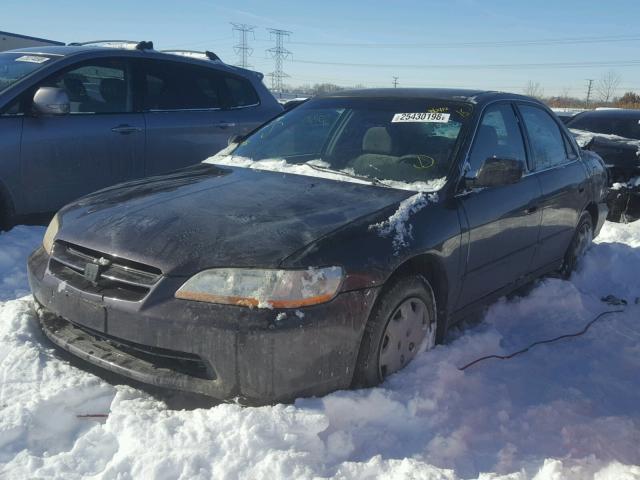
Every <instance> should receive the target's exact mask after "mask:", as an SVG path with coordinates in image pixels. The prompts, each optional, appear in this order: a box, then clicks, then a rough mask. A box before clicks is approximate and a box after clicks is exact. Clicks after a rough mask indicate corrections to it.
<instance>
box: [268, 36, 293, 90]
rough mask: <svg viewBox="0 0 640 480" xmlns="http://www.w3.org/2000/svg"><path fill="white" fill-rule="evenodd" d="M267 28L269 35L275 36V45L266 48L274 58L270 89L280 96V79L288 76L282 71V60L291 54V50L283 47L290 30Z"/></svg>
mask: <svg viewBox="0 0 640 480" xmlns="http://www.w3.org/2000/svg"><path fill="white" fill-rule="evenodd" d="M268 30H269V33H270V34H271V37H272V38H273V37H275V40H276V46H275V47H271V48H269V49H268V50H267V52H268V53H269V54H270V55H271V57H272V58H273V59H274V60H275V69H274V71H273V72H271V73H270V74H269V76H270V77H271V90H273V91H274V92H278V94H279V96H280V98H282V79H283V78H286V77H288V76H289V75H287V74H286V73H284V72H283V71H282V62H283V61H284V59H285V58H288V57H290V56H291V52H290V51H289V50H287V49H286V48H284V40H285V39H288V38H289V35H291V32H289V31H287V30H278V29H276V28H269V29H268Z"/></svg>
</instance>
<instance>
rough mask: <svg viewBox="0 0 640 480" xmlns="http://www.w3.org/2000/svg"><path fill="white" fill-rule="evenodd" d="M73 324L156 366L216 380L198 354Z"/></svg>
mask: <svg viewBox="0 0 640 480" xmlns="http://www.w3.org/2000/svg"><path fill="white" fill-rule="evenodd" d="M73 326H75V327H76V328H78V329H80V330H82V331H83V332H85V333H86V334H88V335H91V336H92V337H94V338H96V339H98V340H102V341H105V342H108V343H109V344H111V345H112V346H114V347H116V348H117V349H118V350H120V351H122V352H125V353H127V354H129V355H131V356H132V357H136V358H139V359H140V360H143V361H145V362H147V363H150V364H152V365H153V366H154V367H156V368H166V369H168V370H172V371H174V372H177V373H181V374H184V375H189V376H190V377H195V378H201V379H204V380H215V379H216V378H217V377H216V374H215V373H214V372H213V370H212V369H210V368H208V367H207V364H206V363H205V362H204V361H203V360H202V358H200V357H199V356H198V355H195V354H193V353H188V352H180V351H178V350H169V349H167V348H160V347H150V346H148V345H141V344H139V343H134V342H129V341H127V340H122V339H120V338H116V337H112V336H111V335H107V334H106V333H102V332H97V331H95V330H92V329H90V328H87V327H85V326H83V325H78V324H76V323H73Z"/></svg>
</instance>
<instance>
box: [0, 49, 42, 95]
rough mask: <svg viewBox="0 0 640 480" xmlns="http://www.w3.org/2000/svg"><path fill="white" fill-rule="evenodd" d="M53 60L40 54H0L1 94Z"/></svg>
mask: <svg viewBox="0 0 640 480" xmlns="http://www.w3.org/2000/svg"><path fill="white" fill-rule="evenodd" d="M51 59H52V57H50V56H48V55H42V54H40V53H38V54H29V53H13V52H11V53H6V52H5V53H0V92H2V91H3V90H6V89H7V88H9V87H10V86H11V85H13V84H14V83H16V82H18V81H19V80H21V79H22V78H24V77H26V76H27V75H29V74H30V73H33V72H35V71H36V70H38V69H40V68H42V67H44V66H45V65H47V62H50V61H51Z"/></svg>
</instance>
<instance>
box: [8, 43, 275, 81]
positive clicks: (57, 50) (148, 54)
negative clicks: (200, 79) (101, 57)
mask: <svg viewBox="0 0 640 480" xmlns="http://www.w3.org/2000/svg"><path fill="white" fill-rule="evenodd" d="M91 52H101V53H103V52H109V53H114V54H122V53H124V54H125V55H131V56H137V55H140V56H142V57H144V58H157V59H164V60H177V61H183V62H189V63H196V64H200V65H206V66H216V67H222V68H223V69H225V70H228V71H231V72H235V73H239V74H245V75H246V74H252V75H258V76H259V77H260V78H262V74H261V73H260V72H257V71H254V70H249V69H246V68H241V67H237V66H235V65H230V64H228V63H225V62H223V61H221V60H220V61H212V60H206V59H201V58H195V57H188V56H183V55H176V54H173V53H168V52H163V51H161V50H153V49H144V50H136V49H133V48H116V47H104V46H97V45H61V46H58V45H43V46H39V47H27V48H18V49H15V50H7V51H5V52H0V53H32V54H35V53H40V54H43V55H55V56H59V57H68V56H71V55H79V54H87V53H91Z"/></svg>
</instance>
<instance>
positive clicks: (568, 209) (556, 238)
mask: <svg viewBox="0 0 640 480" xmlns="http://www.w3.org/2000/svg"><path fill="white" fill-rule="evenodd" d="M518 110H519V111H520V115H521V117H522V119H523V123H524V126H525V131H526V134H527V138H528V142H529V147H530V151H531V159H532V166H533V175H534V176H536V177H537V178H538V180H539V181H540V186H541V188H542V196H541V198H540V202H539V206H540V209H541V212H542V221H541V225H540V246H539V248H538V251H537V252H536V255H535V257H534V261H533V267H534V269H536V270H538V269H541V270H551V269H553V268H556V267H557V266H558V265H559V264H560V263H561V262H562V260H563V258H564V254H565V252H566V251H567V248H568V247H569V243H570V242H571V239H572V238H573V234H574V231H575V228H576V225H577V224H578V220H579V218H580V214H581V213H582V211H583V209H584V208H585V206H586V204H587V195H588V191H589V190H588V188H587V187H588V185H587V182H588V180H587V171H586V169H585V166H584V164H583V163H582V161H581V160H580V157H579V156H578V153H577V151H576V149H575V147H574V145H573V143H572V142H570V141H569V139H568V138H567V136H566V133H565V132H564V131H563V129H561V128H560V125H559V124H558V123H557V122H556V120H555V119H554V118H553V117H552V116H551V114H549V113H548V112H547V111H546V110H545V109H543V108H542V107H539V106H536V105H533V104H523V103H519V104H518Z"/></svg>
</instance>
